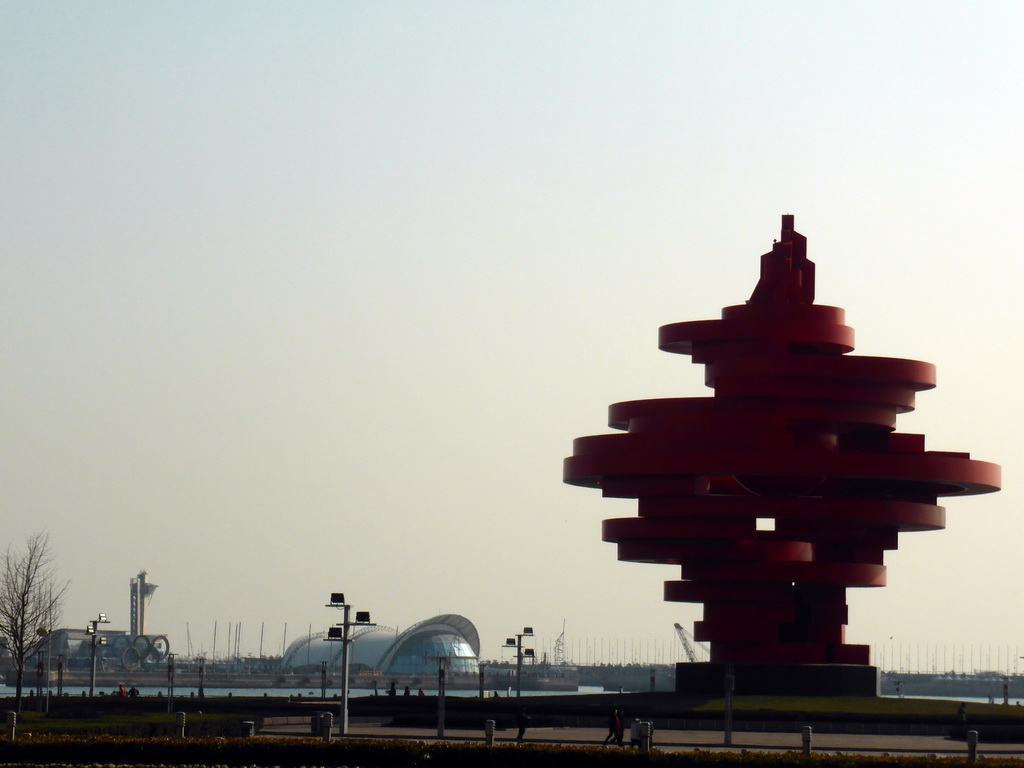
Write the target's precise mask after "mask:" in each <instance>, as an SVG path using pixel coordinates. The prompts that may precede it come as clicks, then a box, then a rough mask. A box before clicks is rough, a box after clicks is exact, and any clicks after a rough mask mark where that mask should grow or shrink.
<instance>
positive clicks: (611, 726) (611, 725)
mask: <svg viewBox="0 0 1024 768" xmlns="http://www.w3.org/2000/svg"><path fill="white" fill-rule="evenodd" d="M621 728H622V723H621V720H620V719H619V710H617V709H613V710H612V713H611V714H610V715H608V735H607V736H605V737H604V741H602V742H601V743H602V744H607V743H608V742H609V741H614V740H615V737H616V736H617V735H618V733H619V730H620V729H621Z"/></svg>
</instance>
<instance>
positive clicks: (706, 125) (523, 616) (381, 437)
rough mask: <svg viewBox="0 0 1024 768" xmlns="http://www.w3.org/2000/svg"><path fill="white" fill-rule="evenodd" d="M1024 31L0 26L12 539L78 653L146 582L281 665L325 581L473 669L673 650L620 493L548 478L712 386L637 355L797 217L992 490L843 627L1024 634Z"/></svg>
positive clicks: (763, 24) (868, 338)
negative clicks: (473, 630)
mask: <svg viewBox="0 0 1024 768" xmlns="http://www.w3.org/2000/svg"><path fill="white" fill-rule="evenodd" d="M1022 33H1024V5H1021V4H1020V3H1017V2H1005V3H1002V2H986V3H967V2H957V3H953V2H935V1H934V0H930V1H929V2H898V3H893V2H830V3H821V2H754V1H753V0H750V1H749V2H728V1H724V2H658V1H652V2H645V3H633V2H571V1H565V0H563V1H561V2H558V3H550V2H524V1H517V2H486V3H481V2H473V1H470V0H467V1H466V2H402V1H392V2H386V3H376V2H341V1H338V2H302V3H283V2H252V1H251V0H244V1H241V2H230V1H222V2H217V3H208V2H187V1H179V2H173V3H171V2H167V3H154V2H124V3H117V2H91V3H80V2H41V1H35V2H30V3H26V2H0V139H2V140H0V174H2V175H0V179H2V183H0V194H2V199H0V227H2V232H3V237H2V245H0V258H2V262H0V267H2V280H0V355H2V359H3V370H4V373H3V375H2V376H0V402H2V407H0V503H2V509H3V520H4V525H3V541H0V544H6V543H7V541H21V540H23V538H24V536H25V535H26V534H28V533H30V532H32V531H35V530H39V529H48V530H49V531H50V533H51V537H52V543H53V546H54V550H55V553H56V554H57V557H58V560H59V565H60V568H61V570H62V572H63V574H64V575H65V576H67V577H68V578H70V579H71V590H70V595H69V599H68V602H67V605H66V610H65V619H66V623H67V624H68V625H71V626H84V625H85V622H86V621H87V620H88V619H89V618H92V617H94V616H95V615H96V613H97V612H99V611H104V612H106V613H107V614H108V615H109V616H110V617H111V619H112V621H113V622H114V626H118V627H124V628H127V625H128V583H129V580H130V578H131V577H132V576H134V575H135V574H136V573H137V572H138V571H139V570H140V569H145V570H147V571H148V572H149V576H150V579H151V580H152V581H154V582H156V583H157V584H159V585H160V587H159V589H158V591H157V592H156V595H155V597H154V599H153V602H152V605H151V606H150V614H149V616H150V626H149V628H150V629H151V630H152V631H156V632H165V633H168V634H169V635H170V636H171V642H172V645H174V646H175V650H178V651H185V650H186V646H187V640H188V639H189V638H191V641H192V644H193V647H194V649H196V650H198V649H199V648H200V647H202V648H205V649H206V650H207V651H208V650H209V649H210V646H211V643H212V636H213V626H214V622H215V621H216V622H218V623H219V627H220V630H219V631H220V633H221V634H220V637H221V638H224V637H225V632H226V629H225V628H226V626H227V625H228V624H237V623H238V622H241V623H242V642H241V648H242V650H243V651H248V652H256V651H257V650H258V644H259V635H260V627H261V625H264V626H265V632H266V640H265V646H264V652H265V653H269V652H275V653H276V652H280V647H281V641H282V638H283V631H284V629H283V628H284V625H285V623H286V622H287V623H288V633H289V639H292V638H294V637H296V636H298V635H299V634H300V633H303V632H305V631H306V630H307V629H308V627H309V625H312V626H313V628H314V629H315V630H317V629H322V628H323V627H324V626H325V625H326V624H328V623H330V622H332V621H335V620H337V619H338V616H337V614H336V612H332V611H330V610H328V609H325V608H324V607H323V605H324V603H325V602H326V601H327V598H328V596H329V594H330V593H331V592H332V591H344V592H346V594H347V595H348V597H349V599H350V601H351V602H353V603H354V604H355V606H356V607H357V608H358V609H361V610H363V609H365V610H370V611H371V612H372V614H373V618H374V619H375V620H376V621H378V622H380V623H382V624H386V625H390V626H397V627H402V628H404V627H406V626H408V625H409V624H411V623H413V622H415V621H417V620H420V619H424V618H427V617H429V616H432V615H434V614H436V613H447V612H453V613H461V614H463V615H465V616H467V617H468V618H470V619H471V620H472V621H473V622H474V623H475V624H476V625H477V627H478V628H479V630H480V633H481V637H482V640H483V649H482V655H483V656H484V657H489V658H495V657H500V656H501V655H502V652H501V650H500V646H501V644H502V642H503V640H504V638H505V637H506V636H507V635H509V634H510V633H513V632H515V631H518V630H520V629H521V627H523V626H524V625H532V626H533V627H534V628H535V630H536V631H537V633H538V634H539V635H541V638H539V639H538V648H542V647H544V644H545V643H546V644H547V645H548V646H550V644H551V643H553V641H554V638H555V637H556V636H557V635H558V634H559V633H560V632H561V631H562V624H563V620H564V621H565V627H566V636H567V640H568V641H569V646H570V648H573V647H575V644H576V643H580V642H584V641H585V640H586V639H588V638H594V639H597V638H608V639H611V638H620V639H625V640H626V641H627V642H628V641H633V642H637V643H640V642H645V643H653V642H655V641H657V642H662V643H665V644H666V645H668V644H670V643H672V642H674V640H673V634H672V623H673V622H675V621H680V622H682V623H683V624H687V625H689V624H690V623H691V622H692V621H693V620H694V619H696V618H699V612H700V608H699V607H698V606H693V605H686V604H667V603H663V602H662V600H661V589H662V587H661V584H662V582H663V581H664V580H666V579H673V578H676V577H677V574H678V569H677V568H674V567H670V566H653V565H634V564H625V563H619V562H618V561H617V560H616V558H615V547H614V546H613V545H611V544H604V543H602V542H601V540H600V523H601V520H602V519H604V518H608V517H616V516H624V515H632V514H635V505H634V503H632V502H625V501H612V500H602V499H601V498H600V494H599V493H597V492H596V491H591V490H586V489H580V488H575V487H571V486H566V485H563V484H562V482H561V461H562V459H563V457H565V456H566V455H568V454H569V453H570V452H571V443H572V439H573V438H575V437H577V436H581V435H586V434H593V433H602V432H607V431H608V429H607V427H606V426H605V424H606V421H605V417H606V409H607V406H608V405H610V404H611V403H614V402H617V401H620V400H629V399H639V398H646V397H665V396H694V395H697V396H699V395H702V394H710V391H709V390H706V389H704V387H703V384H702V370H701V369H700V368H699V367H697V366H694V365H692V364H691V363H690V362H689V360H688V358H685V357H680V356H677V355H669V354H665V353H662V352H659V351H658V349H657V330H658V327H659V326H660V325H663V324H665V323H670V322H677V321H683V320H702V319H712V318H716V317H718V316H719V312H720V309H721V308H722V307H723V306H727V305H731V304H738V303H742V302H743V301H744V300H745V299H746V298H747V297H748V296H749V294H750V291H751V289H752V288H753V285H754V283H755V282H756V279H757V271H758V256H759V255H760V254H761V253H763V252H765V251H766V250H768V249H769V248H770V247H771V242H772V239H773V238H774V237H777V236H778V229H779V217H780V215H781V214H782V213H793V214H795V215H796V224H797V229H798V230H799V231H800V232H802V233H803V234H804V235H806V236H807V237H808V238H809V250H810V256H811V258H812V259H813V260H814V261H815V262H816V263H817V265H818V272H817V286H818V301H819V302H820V303H824V304H833V305H838V306H841V307H845V308H846V310H847V319H848V322H849V324H850V325H852V326H853V327H854V328H855V329H856V331H857V342H858V346H857V353H859V354H875V355H892V356H895V357H906V358H911V359H919V360H925V361H929V362H932V363H935V364H936V365H937V366H938V375H939V386H938V388H937V389H936V390H933V391H931V392H927V393H923V394H922V395H921V396H920V397H919V398H918V408H919V410H918V411H917V412H916V413H914V414H911V415H908V416H905V417H902V420H901V422H900V424H899V428H900V430H901V431H905V432H923V433H925V434H926V435H927V437H928V447H929V448H932V449H936V450H953V451H970V452H971V454H972V455H973V456H974V457H975V458H978V459H983V460H988V461H994V462H997V463H999V464H1002V466H1003V468H1004V485H1005V490H1004V491H1003V492H1002V493H999V494H994V495H991V496H986V497H965V498H958V499H952V500H950V501H949V502H948V504H947V505H946V506H947V511H948V514H947V524H948V528H947V530H946V531H943V532H936V533H920V534H909V535H905V536H904V537H903V538H902V540H901V548H900V550H899V551H898V552H894V553H890V554H889V555H888V557H887V564H888V565H889V586H888V587H886V588H884V589H873V590H851V591H850V606H851V611H850V613H851V616H850V626H849V630H848V641H850V642H864V643H871V644H874V645H876V646H879V648H881V647H882V645H883V644H887V643H889V638H893V641H892V642H893V643H894V644H906V648H907V649H909V648H911V647H912V646H913V645H914V644H922V645H925V644H942V643H945V644H947V645H948V646H954V645H955V646H959V645H961V644H969V643H973V644H976V645H977V646H992V647H997V646H998V647H1002V648H1005V647H1007V646H1010V647H1012V648H1015V647H1016V644H1017V643H1018V641H1019V640H1022V639H1024V612H1022V611H1020V610H1019V603H1018V595H1019V593H1020V590H1021V584H1022V583H1024V557H1022V550H1024V520H1022V518H1021V515H1020V513H1019V510H1020V508H1021V503H1022V496H1021V494H1022V491H1021V489H1020V486H1019V483H1018V481H1017V480H1018V476H1019V470H1020V468H1021V466H1022V463H1024V449H1022V447H1021V434H1022V432H1024V430H1022V427H1024V425H1022V423H1021V422H1022V406H1021V398H1020V395H1019V392H1020V382H1021V380H1022V378H1024V361H1022V359H1021V357H1022V350H1021V347H1022V345H1021V343H1020V334H1021V330H1022V329H1024V309H1022V307H1021V302H1020V300H1019V292H1020V288H1019V286H1020V285H1021V283H1022V277H1024V267H1022V260H1024V256H1022V254H1021V253H1020V243H1021V241H1022V231H1021V230H1022V224H1021V222H1022V216H1021V210H1022V208H1024V175H1022V170H1024V169H1022V160H1024V144H1022V141H1021V136H1022V135H1024V125H1022V123H1024V107H1022V105H1024V85H1022V81H1021V77H1020V73H1021V71H1024V47H1022V46H1021V43H1020V41H1021V38H1022ZM186 629H187V630H188V631H187V634H186ZM220 642H221V643H222V646H221V647H222V648H223V643H224V640H223V639H222V640H221V641H220ZM993 653H995V651H993ZM1004 653H1005V651H1004ZM1009 653H1011V654H1012V655H1020V654H1018V653H1016V651H1015V650H1011V651H1010V652H1009ZM505 657H506V658H508V656H507V654H506V656H505ZM879 660H880V659H879Z"/></svg>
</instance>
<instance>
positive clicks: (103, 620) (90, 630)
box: [85, 613, 110, 699]
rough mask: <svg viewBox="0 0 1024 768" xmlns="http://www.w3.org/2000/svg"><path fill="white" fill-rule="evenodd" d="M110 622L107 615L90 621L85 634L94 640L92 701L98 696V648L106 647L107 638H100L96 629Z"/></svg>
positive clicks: (90, 694) (90, 692)
mask: <svg viewBox="0 0 1024 768" xmlns="http://www.w3.org/2000/svg"><path fill="white" fill-rule="evenodd" d="M109 623H110V621H109V620H108V619H107V614H105V613H101V614H100V615H99V616H97V617H96V618H95V619H90V620H89V626H88V627H86V628H85V633H86V634H87V635H90V636H91V638H92V647H91V648H90V652H89V658H90V668H89V698H90V699H91V698H92V697H93V696H95V695H96V646H97V645H106V644H107V638H105V637H100V636H99V634H98V633H97V632H96V627H97V626H98V625H100V624H109Z"/></svg>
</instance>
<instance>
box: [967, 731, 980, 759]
mask: <svg viewBox="0 0 1024 768" xmlns="http://www.w3.org/2000/svg"><path fill="white" fill-rule="evenodd" d="M967 762H969V763H976V762H978V732H977V731H968V732H967Z"/></svg>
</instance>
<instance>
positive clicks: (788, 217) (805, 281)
mask: <svg viewBox="0 0 1024 768" xmlns="http://www.w3.org/2000/svg"><path fill="white" fill-rule="evenodd" d="M747 303H748V304H813V303H814V262H813V261H811V260H810V259H808V258H807V238H806V237H804V236H803V235H801V234H800V233H799V232H796V231H795V230H794V229H793V215H792V214H790V213H786V214H783V216H782V238H781V240H777V241H776V242H775V245H773V246H772V249H771V251H769V252H768V253H766V254H764V255H763V256H762V257H761V279H760V280H758V281H757V286H756V287H755V288H754V292H753V293H752V294H751V295H750V299H748V300H747Z"/></svg>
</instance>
